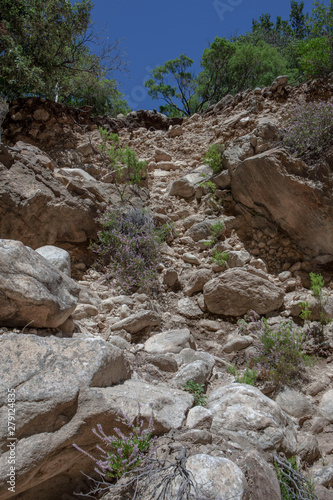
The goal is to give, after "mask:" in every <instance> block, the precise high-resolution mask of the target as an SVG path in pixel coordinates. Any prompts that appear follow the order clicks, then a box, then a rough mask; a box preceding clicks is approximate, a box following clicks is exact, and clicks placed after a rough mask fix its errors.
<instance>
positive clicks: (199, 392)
mask: <svg viewBox="0 0 333 500" xmlns="http://www.w3.org/2000/svg"><path fill="white" fill-rule="evenodd" d="M183 389H184V391H187V392H189V393H190V394H192V395H193V397H194V405H195V406H206V404H207V398H206V397H205V396H203V393H204V390H205V389H204V384H196V383H195V382H194V381H193V380H188V381H187V382H186V384H185V385H183Z"/></svg>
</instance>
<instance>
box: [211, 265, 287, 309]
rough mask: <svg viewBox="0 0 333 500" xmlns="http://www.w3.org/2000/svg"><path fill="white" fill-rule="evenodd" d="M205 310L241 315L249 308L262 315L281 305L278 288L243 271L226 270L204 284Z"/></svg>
mask: <svg viewBox="0 0 333 500" xmlns="http://www.w3.org/2000/svg"><path fill="white" fill-rule="evenodd" d="M203 292H204V297H205V303H206V305H207V308H208V310H209V311H210V312H212V313H214V314H224V315H226V316H243V315H244V314H245V313H246V312H247V311H249V310H250V309H252V310H254V311H256V312H257V313H258V314H266V313H268V312H270V311H273V310H276V309H279V307H281V305H282V303H283V297H284V292H283V290H282V289H280V288H279V287H277V286H276V285H274V284H273V283H271V282H270V281H268V280H267V279H264V278H261V277H259V276H256V275H255V274H253V273H250V272H248V271H246V270H244V269H239V268H234V269H228V270H227V271H225V272H224V273H223V274H222V275H221V276H219V277H218V278H214V279H213V280H211V281H209V282H208V283H206V284H205V286H204V289H203Z"/></svg>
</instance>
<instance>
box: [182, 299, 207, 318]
mask: <svg viewBox="0 0 333 500" xmlns="http://www.w3.org/2000/svg"><path fill="white" fill-rule="evenodd" d="M177 309H178V312H179V313H180V314H182V315H183V316H185V317H186V318H189V319H195V318H200V317H201V316H202V311H201V309H200V307H198V306H197V304H196V303H195V302H193V301H192V300H191V299H189V298H184V299H180V300H179V301H178V304H177Z"/></svg>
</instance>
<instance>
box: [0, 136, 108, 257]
mask: <svg viewBox="0 0 333 500" xmlns="http://www.w3.org/2000/svg"><path fill="white" fill-rule="evenodd" d="M54 167H55V163H54V162H53V161H52V160H51V159H50V158H49V157H48V156H47V155H46V154H45V153H44V152H42V151H41V150H40V149H38V148H36V147H33V146H28V145H27V144H24V143H22V142H19V143H17V144H16V145H15V147H13V148H9V147H6V146H2V147H1V149H0V199H1V204H0V237H1V238H8V239H14V240H20V241H22V242H23V243H24V244H25V245H29V246H31V247H32V248H38V247H41V246H44V245H55V246H62V245H64V244H66V243H67V244H82V243H87V244H88V243H89V240H90V239H92V238H95V236H96V232H97V223H96V221H95V219H96V217H97V210H98V208H99V205H100V204H99V201H98V199H97V198H96V196H94V195H93V194H92V193H90V194H89V192H88V191H84V190H83V189H82V188H79V187H78V188H77V189H74V186H72V189H71V192H69V189H66V188H65V187H64V186H63V184H62V183H61V182H60V180H58V179H56V178H55V177H54V174H53V170H54ZM68 187H69V188H70V186H68ZM80 189H81V191H80Z"/></svg>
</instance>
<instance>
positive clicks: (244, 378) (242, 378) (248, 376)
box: [227, 364, 258, 385]
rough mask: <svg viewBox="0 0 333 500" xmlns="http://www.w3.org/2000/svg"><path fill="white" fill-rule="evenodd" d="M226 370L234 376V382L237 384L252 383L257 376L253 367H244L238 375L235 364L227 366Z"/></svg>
mask: <svg viewBox="0 0 333 500" xmlns="http://www.w3.org/2000/svg"><path fill="white" fill-rule="evenodd" d="M227 372H228V373H230V375H233V376H234V377H236V382H238V383H239V384H248V385H254V384H255V381H256V380H257V378H258V372H257V371H256V370H253V369H252V370H251V369H250V368H246V370H245V372H244V373H243V375H239V373H238V372H237V370H236V365H235V364H233V365H229V366H227Z"/></svg>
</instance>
